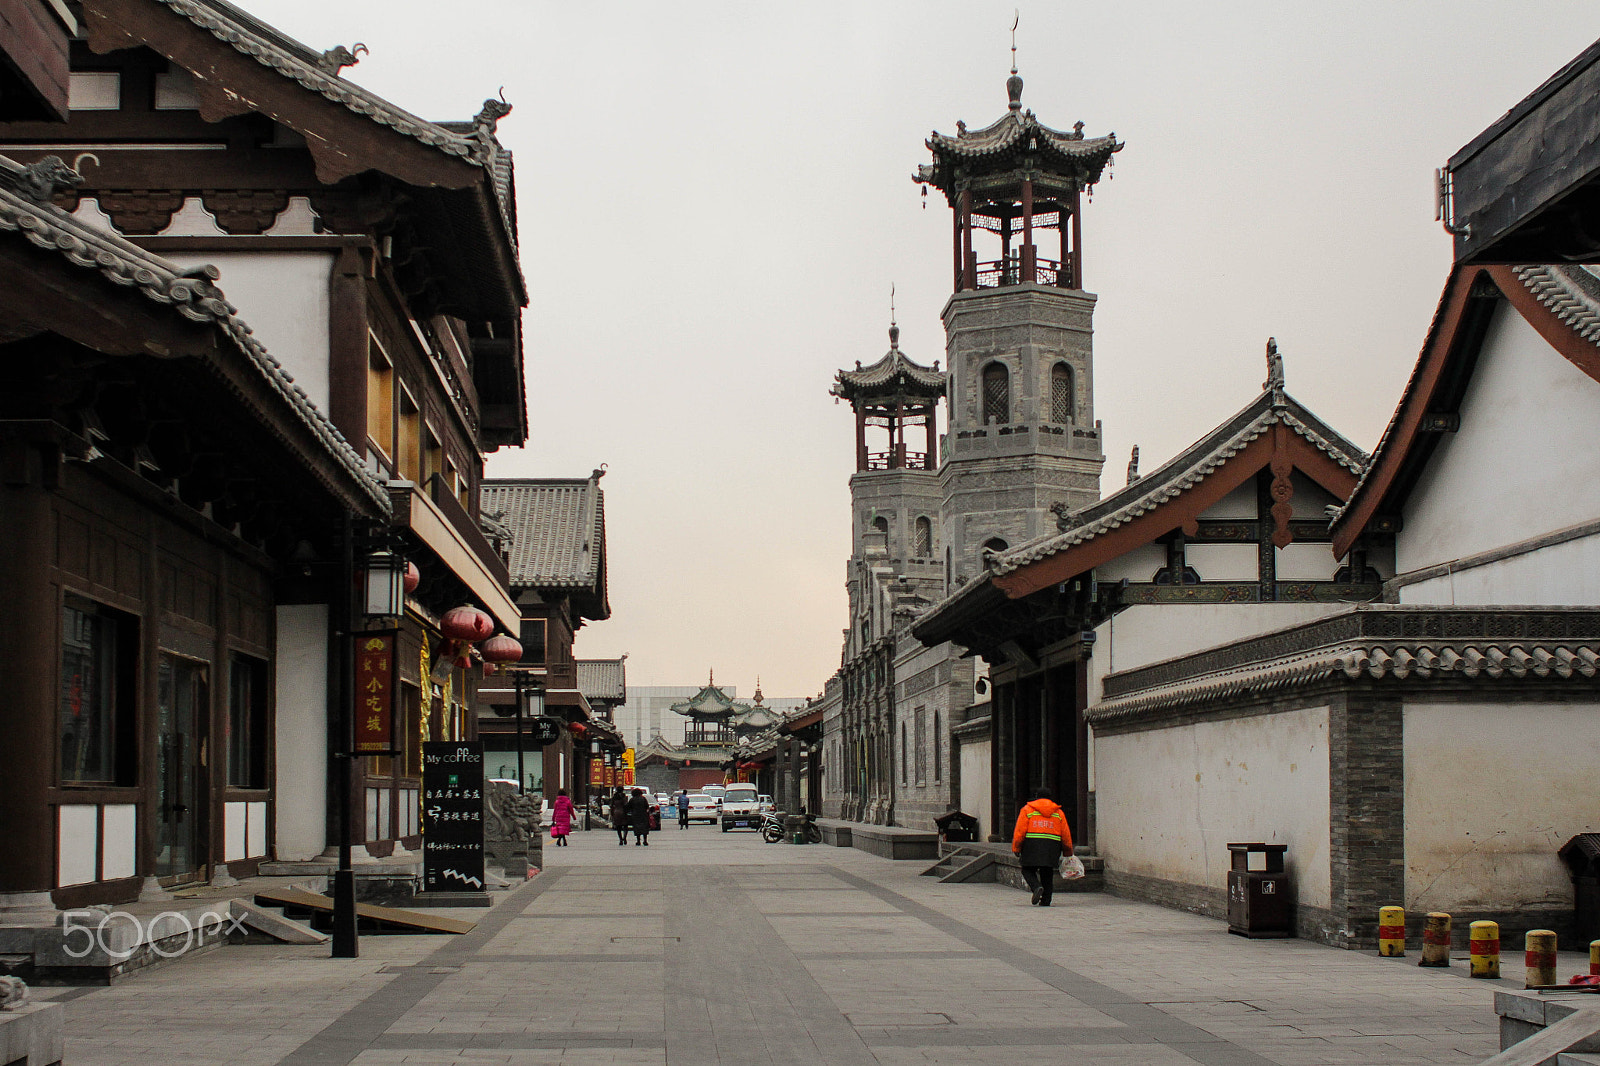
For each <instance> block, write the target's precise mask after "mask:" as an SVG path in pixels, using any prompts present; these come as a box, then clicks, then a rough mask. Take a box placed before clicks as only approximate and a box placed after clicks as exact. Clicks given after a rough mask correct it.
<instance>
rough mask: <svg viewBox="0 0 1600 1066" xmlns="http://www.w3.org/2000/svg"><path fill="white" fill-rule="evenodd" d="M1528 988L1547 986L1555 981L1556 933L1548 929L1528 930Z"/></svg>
mask: <svg viewBox="0 0 1600 1066" xmlns="http://www.w3.org/2000/svg"><path fill="white" fill-rule="evenodd" d="M1527 946H1528V956H1527V966H1528V980H1527V985H1526V987H1528V988H1548V987H1550V986H1551V985H1553V984H1555V983H1556V935H1555V934H1554V933H1552V932H1551V931H1550V930H1548V929H1530V930H1528V940H1527Z"/></svg>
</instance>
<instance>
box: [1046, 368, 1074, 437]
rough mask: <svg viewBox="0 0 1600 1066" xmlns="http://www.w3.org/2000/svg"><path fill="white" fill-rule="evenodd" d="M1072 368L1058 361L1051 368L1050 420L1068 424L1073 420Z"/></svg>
mask: <svg viewBox="0 0 1600 1066" xmlns="http://www.w3.org/2000/svg"><path fill="white" fill-rule="evenodd" d="M1072 406H1073V404H1072V368H1071V367H1070V366H1068V365H1067V364H1066V363H1057V364H1056V365H1055V366H1053V367H1051V368H1050V421H1052V422H1056V423H1058V424H1061V425H1066V424H1067V423H1069V422H1071V421H1072Z"/></svg>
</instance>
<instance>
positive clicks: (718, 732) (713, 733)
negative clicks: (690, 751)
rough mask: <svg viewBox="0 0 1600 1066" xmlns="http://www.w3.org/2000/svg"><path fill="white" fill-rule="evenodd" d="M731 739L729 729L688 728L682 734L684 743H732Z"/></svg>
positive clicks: (732, 738)
mask: <svg viewBox="0 0 1600 1066" xmlns="http://www.w3.org/2000/svg"><path fill="white" fill-rule="evenodd" d="M733 741H734V735H733V730H731V729H688V730H685V731H684V734H683V742H684V743H685V744H732V743H733Z"/></svg>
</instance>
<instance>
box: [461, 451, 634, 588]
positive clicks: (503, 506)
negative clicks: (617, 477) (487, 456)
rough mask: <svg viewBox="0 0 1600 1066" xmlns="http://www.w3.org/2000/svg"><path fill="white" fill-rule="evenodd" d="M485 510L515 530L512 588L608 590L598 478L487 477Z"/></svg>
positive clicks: (601, 499) (601, 502) (512, 551)
mask: <svg viewBox="0 0 1600 1066" xmlns="http://www.w3.org/2000/svg"><path fill="white" fill-rule="evenodd" d="M480 499H481V501H482V509H483V510H484V511H485V512H487V513H489V514H491V515H493V516H495V517H496V518H497V519H498V520H499V521H500V522H502V523H504V524H505V525H506V526H508V527H509V528H510V530H511V565H510V570H511V587H512V588H513V589H530V588H531V589H541V588H548V589H567V588H570V589H590V590H593V591H594V592H595V593H596V594H597V595H599V596H601V598H602V599H603V598H604V592H605V538H606V517H605V494H604V493H603V492H601V491H600V484H599V481H598V479H597V478H594V477H589V478H542V479H527V480H492V481H485V482H483V486H482V492H481V494H480Z"/></svg>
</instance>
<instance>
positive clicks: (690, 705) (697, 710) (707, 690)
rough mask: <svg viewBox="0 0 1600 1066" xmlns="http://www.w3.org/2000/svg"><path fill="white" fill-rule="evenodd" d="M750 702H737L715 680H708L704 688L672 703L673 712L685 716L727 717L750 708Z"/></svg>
mask: <svg viewBox="0 0 1600 1066" xmlns="http://www.w3.org/2000/svg"><path fill="white" fill-rule="evenodd" d="M749 707H750V705H749V704H748V703H737V702H735V701H734V700H733V699H731V698H730V697H729V696H728V694H727V693H726V692H723V691H722V690H721V689H720V688H718V687H717V685H716V683H715V681H714V680H713V681H708V682H706V685H705V687H704V688H702V689H701V690H700V691H699V692H697V693H695V694H694V695H693V696H691V697H689V698H688V699H686V700H684V701H683V702H681V703H674V704H673V705H672V708H671V709H672V713H674V714H681V715H683V716H684V717H685V718H692V717H694V716H696V715H699V716H702V717H715V718H725V717H727V716H728V715H731V714H735V713H738V712H740V711H744V710H747V709H749Z"/></svg>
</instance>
